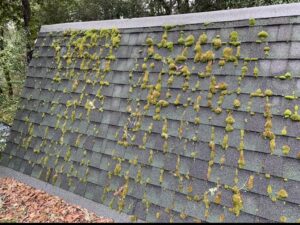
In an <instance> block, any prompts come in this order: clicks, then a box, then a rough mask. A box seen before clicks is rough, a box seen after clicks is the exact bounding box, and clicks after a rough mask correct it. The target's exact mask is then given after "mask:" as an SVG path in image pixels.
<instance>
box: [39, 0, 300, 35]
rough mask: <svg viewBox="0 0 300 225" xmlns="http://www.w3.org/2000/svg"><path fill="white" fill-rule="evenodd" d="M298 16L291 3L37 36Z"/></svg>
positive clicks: (59, 27) (98, 24)
mask: <svg viewBox="0 0 300 225" xmlns="http://www.w3.org/2000/svg"><path fill="white" fill-rule="evenodd" d="M298 15H300V3H291V4H279V5H271V6H260V7H252V8H240V9H230V10H220V11H210V12H200V13H188V14H178V15H168V16H155V17H140V18H132V19H114V20H102V21H88V22H75V23H61V24H53V25H44V26H42V27H41V32H52V31H64V30H68V29H76V30H88V29H102V28H112V27H117V28H142V27H156V26H163V25H188V24H199V23H205V22H225V21H238V20H245V19H249V18H256V19H262V18H274V17H285V16H298Z"/></svg>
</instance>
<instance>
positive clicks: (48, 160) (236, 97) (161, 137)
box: [1, 4, 300, 222]
mask: <svg viewBox="0 0 300 225" xmlns="http://www.w3.org/2000/svg"><path fill="white" fill-rule="evenodd" d="M281 9H282V10H281ZM283 9H284V10H283ZM299 9H300V4H292V5H282V6H280V5H279V6H275V7H274V6H272V7H261V8H259V9H256V8H254V9H243V10H234V11H229V12H227V13H226V12H221V13H220V12H212V13H210V14H201V13H200V14H191V15H190V18H195V19H194V20H191V23H190V24H187V25H181V26H174V27H173V26H161V25H163V24H164V25H166V24H173V23H172V21H173V22H176V21H178V20H179V19H180V18H185V19H184V21H186V18H189V15H178V16H175V17H174V16H171V17H163V18H164V19H162V20H161V21H160V23H161V25H158V22H157V20H156V19H155V18H154V19H153V20H154V21H156V22H153V24H152V25H151V24H148V23H151V22H149V21H151V20H152V19H144V21H145V24H144V25H143V26H145V27H142V28H141V27H136V28H134V27H133V26H135V24H136V21H135V20H133V22H132V24H131V22H130V21H128V24H127V25H128V27H127V28H126V27H122V26H120V27H121V28H120V29H115V28H114V29H109V30H106V29H101V28H102V27H101V23H94V24H93V23H90V24H89V23H81V24H74V26H73V25H72V24H65V25H53V26H44V27H43V28H42V30H41V31H42V32H40V35H39V38H38V40H37V42H36V47H35V53H34V58H33V60H32V62H31V64H30V66H29V72H28V76H27V79H26V83H25V87H24V90H23V94H22V98H21V104H20V109H19V110H18V113H17V115H16V118H15V121H14V125H13V127H12V134H11V136H10V140H9V143H8V146H7V148H6V150H5V152H4V153H3V154H2V155H3V156H2V161H1V164H2V165H5V166H8V167H10V168H13V169H15V170H18V171H20V172H22V173H25V174H29V175H31V176H33V177H36V178H38V179H41V180H44V181H47V182H49V183H51V184H54V185H57V186H60V187H61V188H63V189H66V190H69V191H71V192H74V193H76V194H79V195H82V196H85V197H86V198H88V199H92V200H94V201H96V202H100V203H103V204H105V205H108V206H110V207H112V208H114V209H116V210H120V211H123V212H125V213H127V214H129V215H133V217H132V218H133V219H135V218H139V219H141V220H146V221H149V222H155V221H161V222H169V221H175V222H182V221H208V222H220V221H225V222H233V221H234V222H268V221H287V222H297V221H299V219H300V216H299V215H300V207H299V205H300V161H299V159H300V148H299V141H300V140H299V137H300V129H299V128H300V123H299V120H300V119H299V117H300V116H299V115H298V105H299V98H298V96H300V80H299V78H300V67H299V59H300V53H299V52H300V51H299V49H300V35H299V34H300V16H299V15H300V14H299V12H300V10H299ZM257 10H259V11H257ZM255 12H256V13H258V12H259V14H256V13H255ZM214 13H215V14H216V15H218V16H217V17H216V22H214V21H212V20H210V22H213V23H203V21H202V22H200V21H198V22H197V19H196V18H197V16H199V18H201V19H199V20H203V17H204V16H203V15H210V16H213V15H214ZM272 13H273V14H272ZM229 14H231V17H230V15H229ZM221 15H223V16H224V20H222V17H221ZM235 15H240V16H241V17H237V18H236V19H234V16H235ZM248 15H252V16H251V17H253V18H256V19H255V20H254V19H250V18H248V17H247V18H246V16H248ZM262 15H264V16H265V17H270V18H261V17H263V16H262ZM272 15H273V16H272ZM174 18H175V19H174ZM208 18H209V17H208ZM230 18H231V19H230ZM258 18H261V19H258ZM230 20H232V21H230ZM137 21H139V23H142V22H143V19H137ZM193 21H194V23H193ZM195 21H196V22H195ZM222 21H226V22H222ZM119 22H120V23H121V22H122V21H118V20H116V21H113V22H111V24H110V25H109V26H113V25H115V24H116V25H118V24H119ZM103 23H104V24H102V25H103V27H106V26H107V25H105V22H103ZM122 23H123V22H122ZM99 24H100V25H99ZM147 26H148V27H147ZM68 28H77V29H82V30H81V31H77V32H75V31H71V30H69V31H68V30H67V29H68ZM85 28H89V29H88V30H86V29H85ZM90 28H91V29H92V30H90ZM55 30H57V31H56V32H55ZM50 31H51V32H50Z"/></svg>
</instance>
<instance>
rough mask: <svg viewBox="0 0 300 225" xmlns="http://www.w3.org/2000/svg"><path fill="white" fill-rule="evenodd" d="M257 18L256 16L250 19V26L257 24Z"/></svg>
mask: <svg viewBox="0 0 300 225" xmlns="http://www.w3.org/2000/svg"><path fill="white" fill-rule="evenodd" d="M255 24H256V20H255V19H254V18H250V19H249V26H255Z"/></svg>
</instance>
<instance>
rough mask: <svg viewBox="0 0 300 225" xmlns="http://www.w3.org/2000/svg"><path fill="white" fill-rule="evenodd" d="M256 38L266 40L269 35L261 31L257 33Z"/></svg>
mask: <svg viewBox="0 0 300 225" xmlns="http://www.w3.org/2000/svg"><path fill="white" fill-rule="evenodd" d="M257 36H258V37H259V38H260V39H261V40H265V39H267V38H268V37H269V34H268V32H266V31H264V30H263V31H261V32H259V33H258V34H257Z"/></svg>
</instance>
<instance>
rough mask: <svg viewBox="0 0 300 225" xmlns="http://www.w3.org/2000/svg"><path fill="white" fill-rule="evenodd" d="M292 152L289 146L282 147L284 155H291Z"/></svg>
mask: <svg viewBox="0 0 300 225" xmlns="http://www.w3.org/2000/svg"><path fill="white" fill-rule="evenodd" d="M290 150H291V148H290V146H288V145H284V146H282V153H283V154H284V155H288V154H289V153H290Z"/></svg>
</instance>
